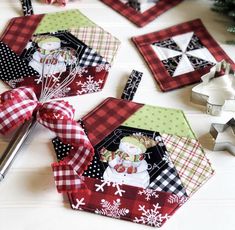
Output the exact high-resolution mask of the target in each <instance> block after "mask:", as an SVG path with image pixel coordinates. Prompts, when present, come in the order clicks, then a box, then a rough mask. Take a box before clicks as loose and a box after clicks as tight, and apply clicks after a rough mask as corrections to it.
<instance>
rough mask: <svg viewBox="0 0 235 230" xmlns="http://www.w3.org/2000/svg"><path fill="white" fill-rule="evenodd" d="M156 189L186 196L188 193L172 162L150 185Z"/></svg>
mask: <svg viewBox="0 0 235 230" xmlns="http://www.w3.org/2000/svg"><path fill="white" fill-rule="evenodd" d="M148 187H149V188H150V189H153V190H155V191H164V192H169V193H174V194H176V195H178V196H179V197H181V196H186V197H187V193H186V191H185V188H184V186H183V184H182V182H181V180H180V178H179V175H178V173H177V171H176V169H175V167H174V165H172V164H171V163H170V164H168V167H167V168H166V169H164V170H163V171H162V172H161V174H160V175H159V176H158V177H157V178H156V179H155V180H154V181H153V182H152V183H151V184H150V185H149V186H148Z"/></svg>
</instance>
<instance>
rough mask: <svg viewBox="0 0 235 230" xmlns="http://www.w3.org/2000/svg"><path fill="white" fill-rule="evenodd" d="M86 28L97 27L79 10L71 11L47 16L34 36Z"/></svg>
mask: <svg viewBox="0 0 235 230" xmlns="http://www.w3.org/2000/svg"><path fill="white" fill-rule="evenodd" d="M84 26H91V27H92V26H96V25H95V24H94V23H93V22H92V21H91V20H89V19H88V18H87V17H86V16H85V15H83V14H81V13H80V11H79V10H69V11H64V12H57V13H52V14H45V16H44V17H43V19H42V20H41V22H40V23H39V25H38V27H37V29H36V30H35V32H34V34H41V33H48V32H56V31H59V30H67V29H70V28H79V27H84Z"/></svg>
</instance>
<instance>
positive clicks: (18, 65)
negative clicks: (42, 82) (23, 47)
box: [0, 42, 38, 81]
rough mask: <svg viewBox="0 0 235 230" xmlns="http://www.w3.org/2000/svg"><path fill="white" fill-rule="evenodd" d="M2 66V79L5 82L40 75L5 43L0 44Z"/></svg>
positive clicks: (0, 72) (0, 77)
mask: <svg viewBox="0 0 235 230" xmlns="http://www.w3.org/2000/svg"><path fill="white" fill-rule="evenodd" d="M0 65H1V68H0V79H1V80H3V81H11V80H16V79H19V78H24V77H29V76H35V75H38V73H37V72H36V71H35V70H34V69H33V68H31V67H30V66H28V64H27V63H26V62H25V61H24V60H22V59H21V58H20V57H19V56H18V55H17V54H15V53H14V52H13V51H12V50H11V49H10V48H9V47H8V46H7V45H6V44H4V43H3V42H0Z"/></svg>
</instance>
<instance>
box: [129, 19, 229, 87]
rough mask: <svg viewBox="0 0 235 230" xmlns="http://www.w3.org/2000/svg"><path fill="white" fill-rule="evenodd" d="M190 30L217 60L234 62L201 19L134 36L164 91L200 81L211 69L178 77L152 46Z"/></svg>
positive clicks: (202, 69)
mask: <svg viewBox="0 0 235 230" xmlns="http://www.w3.org/2000/svg"><path fill="white" fill-rule="evenodd" d="M188 32H194V34H195V35H196V36H197V37H198V38H199V39H200V41H201V43H202V44H203V45H204V46H205V48H207V49H208V50H209V52H210V53H211V55H212V56H213V57H214V58H215V60H216V61H217V62H219V61H221V60H226V61H227V62H229V63H231V64H233V61H232V60H231V59H230V58H229V57H228V55H227V54H226V53H225V52H224V51H223V50H222V48H221V47H220V46H219V44H218V43H217V42H216V41H215V40H214V39H213V38H212V37H211V35H210V34H209V33H208V32H207V30H206V28H205V27H204V25H203V24H202V22H201V20H200V19H196V20H193V21H189V22H185V23H182V24H179V25H176V26H172V27H170V28H168V29H164V30H160V31H158V32H153V33H149V34H145V35H142V36H138V37H133V38H132V40H133V42H134V43H135V45H136V46H137V48H138V49H139V51H140V53H141V54H142V55H143V57H144V59H145V61H146V62H147V64H148V66H149V68H150V69H151V71H152V73H153V76H154V78H155V79H156V81H157V82H158V84H159V87H160V89H161V90H162V91H169V90H173V89H177V88H180V87H183V86H186V85H190V84H194V83H196V82H199V81H200V80H201V76H202V75H203V74H205V73H207V72H208V71H209V69H210V67H205V68H200V69H196V70H195V71H192V72H189V73H185V74H182V75H179V76H177V77H172V76H171V75H170V74H169V73H168V71H167V69H166V68H165V66H164V64H163V63H162V61H161V60H160V58H159V57H158V55H157V54H156V52H155V50H154V49H153V47H152V44H154V43H156V42H161V41H162V40H166V39H169V38H171V37H172V36H177V35H181V34H185V33H188Z"/></svg>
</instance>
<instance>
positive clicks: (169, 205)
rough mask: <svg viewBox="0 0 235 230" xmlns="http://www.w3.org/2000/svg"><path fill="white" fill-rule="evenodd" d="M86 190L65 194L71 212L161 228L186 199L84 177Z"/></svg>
mask: <svg viewBox="0 0 235 230" xmlns="http://www.w3.org/2000/svg"><path fill="white" fill-rule="evenodd" d="M84 183H85V184H86V186H87V190H85V191H84V190H82V191H81V192H79V193H69V199H70V203H71V206H72V208H73V209H75V210H84V211H89V212H94V213H96V214H101V215H104V216H108V217H112V218H117V219H123V220H128V221H132V222H135V223H140V224H145V225H150V226H154V227H161V226H162V225H163V224H164V223H165V221H166V220H168V219H169V218H170V217H171V215H172V214H173V213H174V212H175V211H176V209H177V208H178V207H179V206H181V205H182V204H183V203H184V202H185V201H186V200H187V199H186V198H185V197H178V196H176V195H172V194H171V193H166V192H158V191H153V190H145V189H142V188H138V187H133V186H128V185H119V184H116V183H113V182H105V181H101V180H99V179H93V178H87V177H85V178H84Z"/></svg>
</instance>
